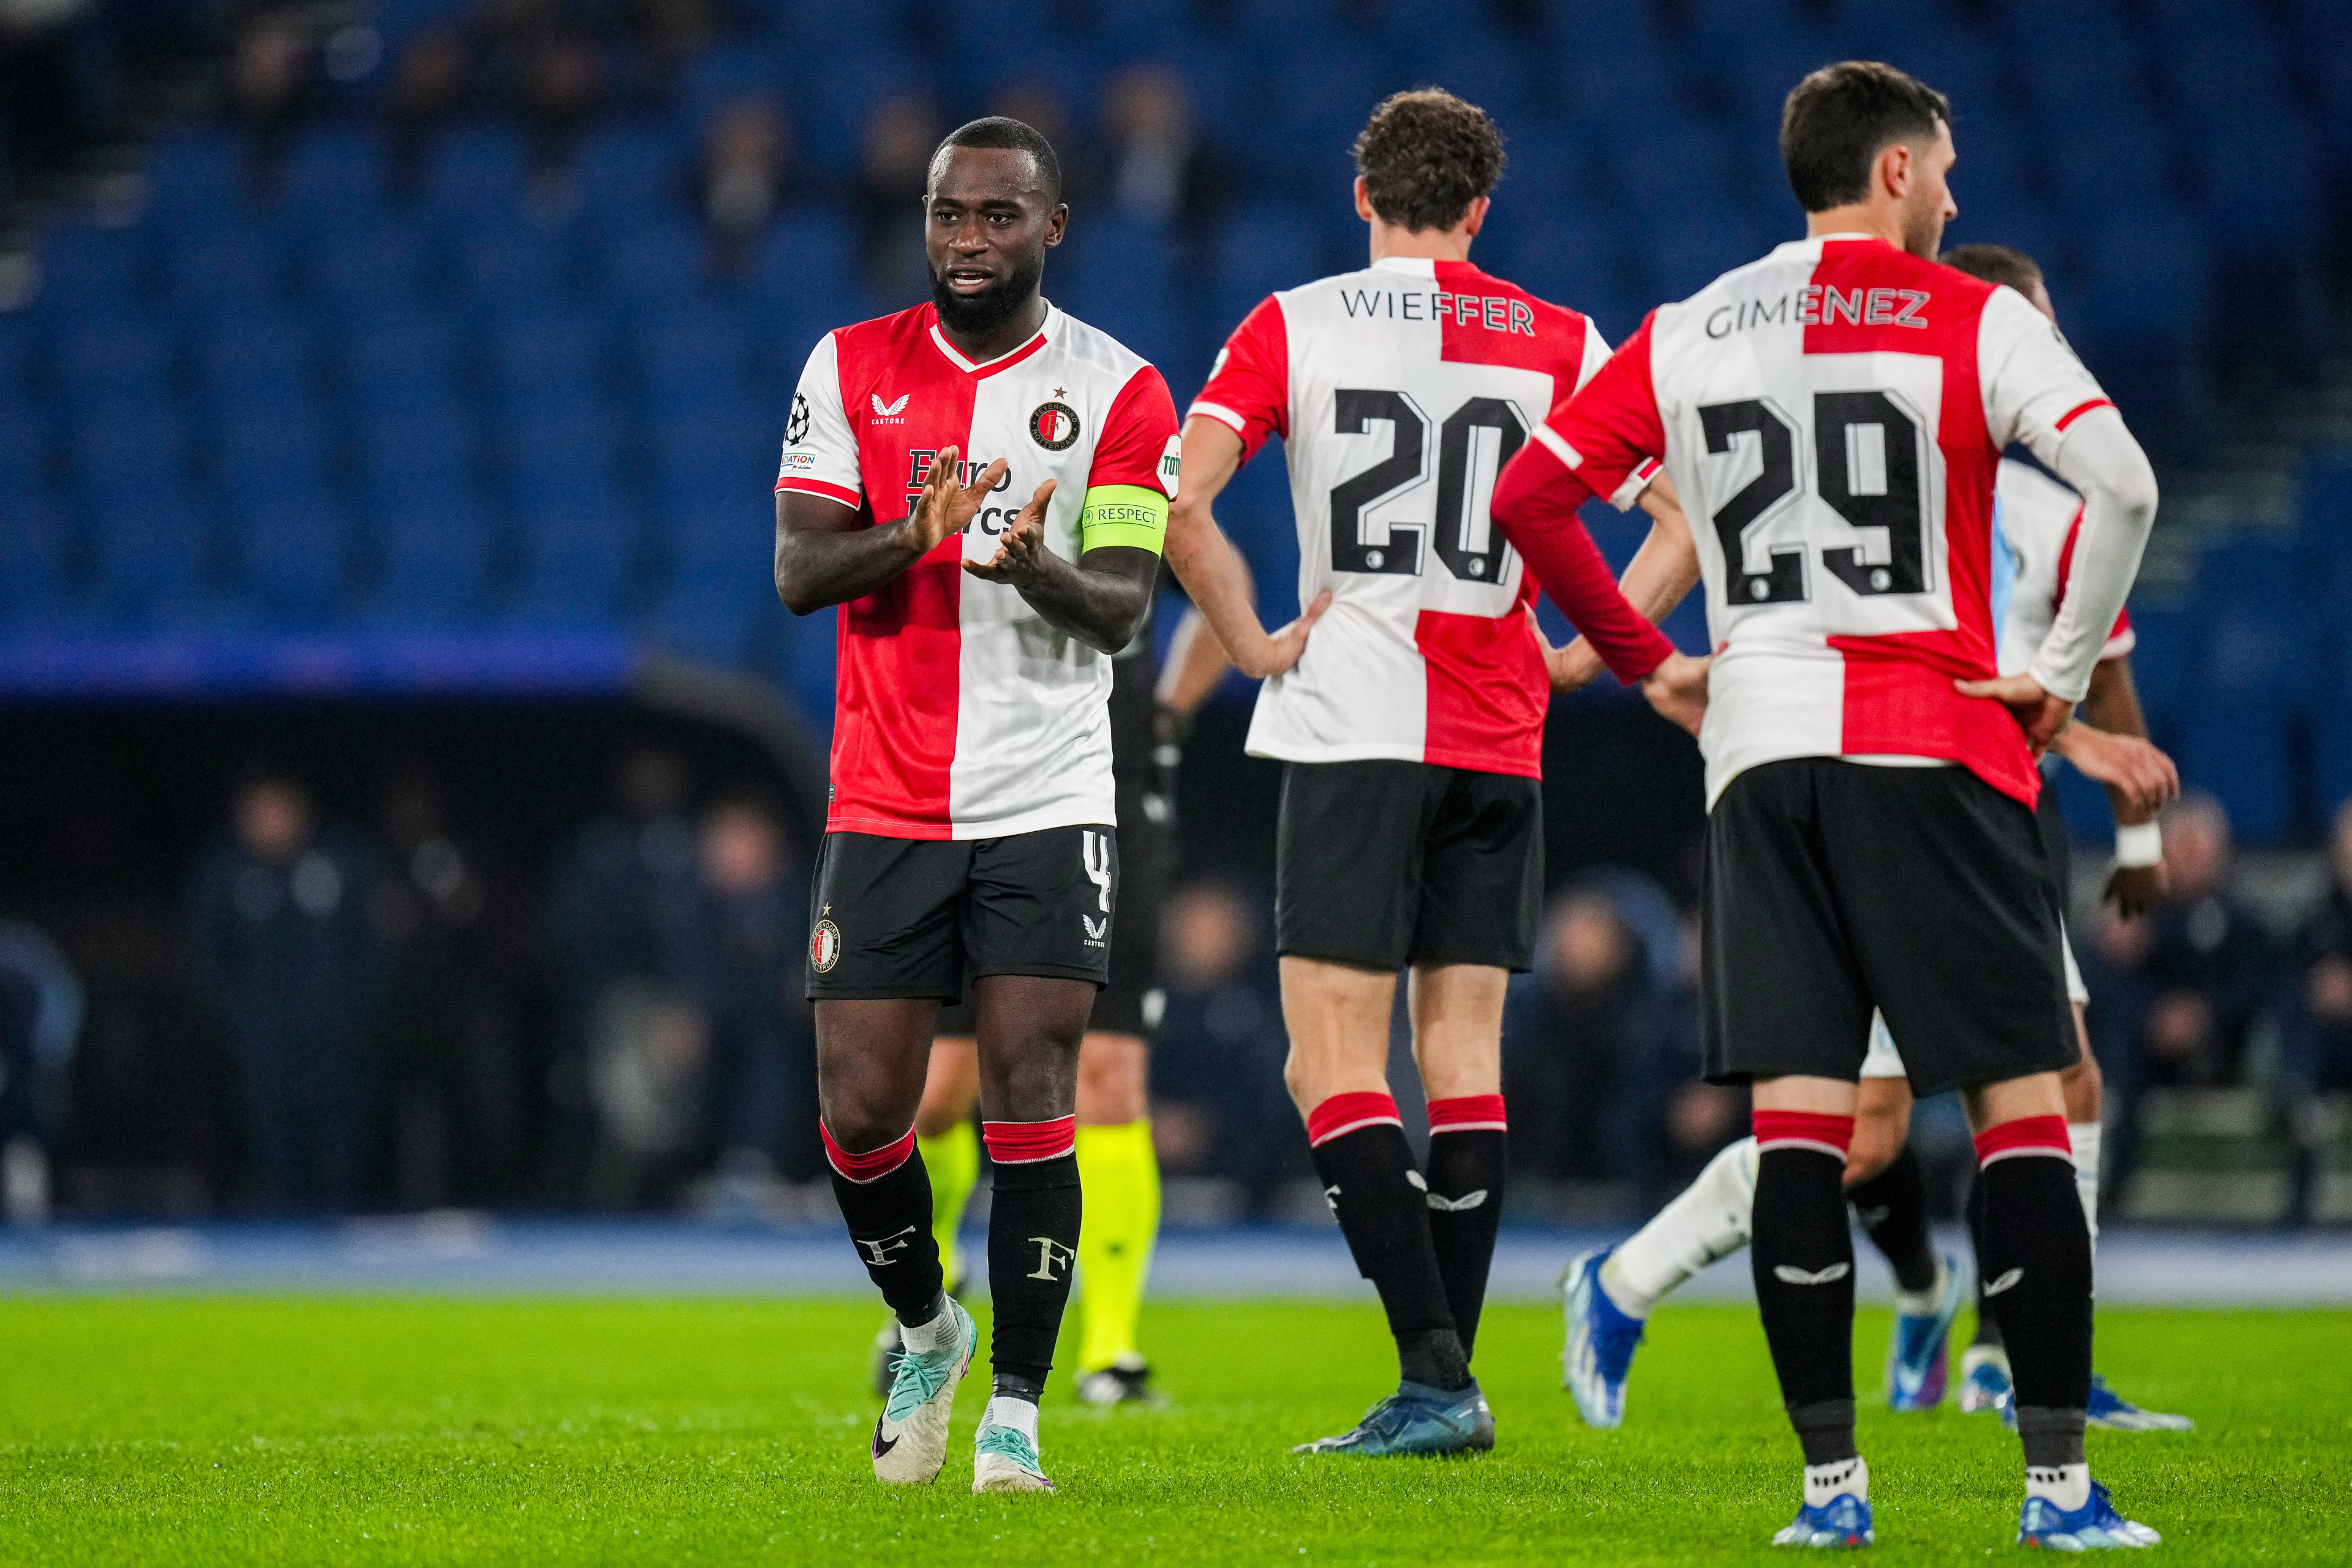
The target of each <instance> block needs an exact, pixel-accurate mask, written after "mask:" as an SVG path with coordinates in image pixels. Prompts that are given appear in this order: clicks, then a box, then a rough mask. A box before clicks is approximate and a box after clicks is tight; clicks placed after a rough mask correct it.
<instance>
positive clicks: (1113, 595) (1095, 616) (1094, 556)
mask: <svg viewBox="0 0 2352 1568" xmlns="http://www.w3.org/2000/svg"><path fill="white" fill-rule="evenodd" d="M1129 557H1137V558H1139V559H1140V561H1141V563H1142V564H1141V566H1140V568H1139V567H1138V565H1137V563H1136V562H1135V561H1133V560H1130V559H1129ZM1158 567H1159V562H1158V561H1156V560H1155V559H1153V557H1152V554H1151V552H1150V551H1148V550H1138V549H1133V548H1129V547H1126V546H1115V547H1112V548H1109V549H1104V550H1090V551H1088V552H1087V554H1086V556H1085V558H1084V560H1082V561H1081V562H1080V563H1077V564H1076V565H1073V564H1072V563H1069V562H1067V561H1065V560H1063V559H1062V558H1061V557H1060V556H1058V555H1055V553H1053V552H1051V551H1041V552H1039V565H1038V568H1037V570H1036V571H1035V573H1034V574H1032V575H1030V576H1028V577H1026V578H1024V579H1023V580H1022V581H1019V582H1016V583H1014V584H1013V589H1014V591H1015V592H1017V593H1018V594H1019V595H1021V597H1022V598H1023V599H1024V600H1026V601H1027V602H1028V605H1029V607H1030V608H1031V609H1033V610H1034V611H1036V612H1037V614H1038V615H1039V616H1041V617H1043V618H1044V620H1045V624H1046V625H1048V626H1052V627H1053V628H1054V629H1055V630H1056V631H1058V632H1063V633H1066V634H1067V635H1068V636H1070V637H1076V638H1077V639H1078V640H1079V641H1080V642H1082V643H1084V644H1086V645H1087V647H1091V648H1093V649H1095V650H1096V651H1097V652H1099V653H1117V652H1118V650H1119V649H1121V648H1123V647H1126V646H1127V645H1128V644H1129V643H1131V642H1133V641H1134V640H1135V634H1136V633H1138V632H1139V631H1141V630H1142V629H1143V623H1144V622H1145V621H1146V620H1147V619H1149V618H1150V615H1151V579H1152V576H1153V574H1155V573H1156V572H1157V570H1158ZM1139 572H1140V575H1139Z"/></svg>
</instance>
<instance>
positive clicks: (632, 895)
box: [551, 747, 694, 1190]
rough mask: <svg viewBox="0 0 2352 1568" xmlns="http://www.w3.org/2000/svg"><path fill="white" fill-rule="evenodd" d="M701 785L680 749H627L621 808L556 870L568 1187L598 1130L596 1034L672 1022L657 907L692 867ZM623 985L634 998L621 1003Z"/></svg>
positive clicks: (562, 1146) (563, 1174)
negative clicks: (625, 1022) (594, 1116)
mask: <svg viewBox="0 0 2352 1568" xmlns="http://www.w3.org/2000/svg"><path fill="white" fill-rule="evenodd" d="M693 787H694V785H693V779H692V777H691V776H690V775H689V774H688V772H687V768H686V764H685V763H683V762H681V761H680V760H679V759H678V758H677V755H676V754H675V753H673V752H666V751H662V750H660V749H658V748H655V747H641V748H639V749H637V750H635V751H632V752H628V753H627V754H625V756H623V757H622V758H621V760H620V762H619V763H618V764H617V765H616V766H615V767H614V796H615V797H616V799H617V801H618V803H619V805H620V810H619V811H618V812H616V813H613V814H609V815H607V816H600V817H598V818H597V819H596V820H594V821H593V822H591V823H590V824H589V825H588V826H586V827H585V828H583V829H582V830H581V834H580V837H578V838H577V839H575V840H574V841H573V842H572V847H571V849H570V850H569V851H567V852H566V854H565V855H564V857H563V861H562V865H561V867H560V868H558V870H557V872H556V877H555V900H554V903H555V908H554V920H553V922H552V924H553V927H554V931H555V944H556V951H557V953H558V955H559V960H560V962H561V963H562V970H563V992H564V999H563V1017H564V1023H563V1035H564V1041H563V1046H562V1052H561V1055H560V1058H559V1060H558V1063H557V1067H556V1069H555V1077H554V1081H553V1083H552V1085H551V1093H552V1096H553V1099H554V1102H555V1103H554V1110H555V1115H556V1122H557V1127H556V1137H555V1141H554V1142H555V1145H556V1161H557V1165H558V1171H557V1173H556V1178H555V1180H556V1185H557V1186H558V1188H559V1189H560V1190H568V1189H570V1188H571V1187H572V1185H573V1184H575V1183H576V1182H577V1181H578V1180H579V1179H580V1176H581V1167H582V1164H583V1162H584V1161H585V1159H586V1156H587V1146H588V1144H589V1142H591V1141H592V1139H593V1135H594V1131H595V1130H594V1128H593V1126H591V1125H590V1118H589V1103H588V1097H589V1089H590V1081H589V1080H590V1077H591V1074H592V1067H593V1062H594V1061H595V1060H596V1059H598V1058H597V1050H596V1047H595V1043H594V1042H595V1039H596V1037H597V1034H598V1031H599V1030H600V1029H602V1028H605V1027H609V1026H613V1021H614V1019H615V1018H630V1019H638V1018H643V1017H647V1016H659V1017H661V1018H664V1019H666V1018H667V1016H668V1014H667V1012H666V1011H664V1009H665V1008H667V1006H669V1005H670V1000H674V999H668V1000H666V999H664V998H661V997H656V996H654V995H652V994H649V993H647V992H646V984H648V983H654V984H664V982H662V975H663V973H664V970H663V953H662V950H661V943H660V940H659V937H658V934H657V930H656V911H657V910H659V909H660V908H661V907H662V906H663V904H664V902H665V900H669V899H672V898H674V897H676V896H677V894H676V892H675V889H677V888H678V887H679V886H680V885H681V884H683V883H684V882H685V881H686V879H688V877H689V876H690V875H691V874H692V872H693V868H694V830H693V828H692V826H689V825H688V821H687V818H686V807H687V803H688V796H689V795H692V793H693ZM616 990H625V991H626V992H627V993H628V995H629V996H630V997H633V998H635V1000H627V1001H615V1000H614V993H615V992H616ZM649 1009H650V1012H649V1011H648V1010H649ZM665 1026H667V1025H665Z"/></svg>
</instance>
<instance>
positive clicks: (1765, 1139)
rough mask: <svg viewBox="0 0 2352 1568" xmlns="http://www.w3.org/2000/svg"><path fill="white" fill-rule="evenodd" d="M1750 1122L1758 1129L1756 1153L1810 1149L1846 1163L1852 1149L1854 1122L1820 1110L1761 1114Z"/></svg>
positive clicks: (1758, 1112)
mask: <svg viewBox="0 0 2352 1568" xmlns="http://www.w3.org/2000/svg"><path fill="white" fill-rule="evenodd" d="M1749 1121H1750V1123H1751V1124H1752V1125H1753V1126H1754V1127H1755V1129H1756V1152H1758V1153H1759V1154H1769V1153H1770V1152H1772V1151H1773V1150H1775V1149H1811V1150H1814V1151H1816V1152H1820V1153H1823V1154H1829V1155H1833V1156H1834V1157H1836V1158H1838V1159H1840V1160H1843V1159H1844V1158H1845V1152H1846V1151H1847V1150H1848V1149H1850V1148H1852V1147H1853V1117H1851V1116H1831V1115H1828V1114H1825V1113H1824V1112H1822V1111H1818V1110H1758V1111H1754V1112H1751V1113H1750V1115H1749Z"/></svg>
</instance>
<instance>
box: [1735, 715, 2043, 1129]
mask: <svg viewBox="0 0 2352 1568" xmlns="http://www.w3.org/2000/svg"><path fill="white" fill-rule="evenodd" d="M1702 901H1703V905H1704V908H1703V910H1702V911H1701V920H1702V923H1703V928H1704V930H1703V940H1704V942H1705V947H1706V952H1705V962H1704V967H1703V970H1702V974H1703V979H1702V984H1701V994H1702V998H1703V1003H1704V1014H1705V1020H1706V1076H1707V1078H1708V1079H1710V1080H1711V1081H1713V1082H1716V1083H1746V1082H1748V1081H1749V1080H1750V1079H1759V1078H1774V1077H1778V1076H1780V1075H1781V1074H1783V1073H1802V1074H1806V1075H1808V1076H1811V1077H1817V1078H1836V1079H1846V1080H1847V1081H1848V1082H1852V1081H1853V1080H1854V1079H1855V1078H1856V1077H1857V1076H1858V1075H1859V1072H1860V1068H1861V1067H1862V1058H1863V1056H1864V1052H1865V1051H1866V1050H1867V1048H1868V1047H1869V1043H1870V1013H1871V1009H1872V1008H1873V1007H1877V1008H1878V1009H1880V1010H1881V1011H1883V1012H1884V1013H1885V1015H1886V1026H1887V1029H1888V1031H1889V1032H1890V1033H1892V1034H1893V1035H1894V1037H1895V1038H1896V1039H1897V1040H1899V1041H1901V1042H1902V1047H1903V1064H1904V1067H1905V1069H1906V1072H1907V1074H1908V1075H1909V1078H1910V1080H1911V1091H1912V1093H1913V1094H1915V1095H1916V1096H1918V1097H1919V1098H1921V1099H1925V1098H1926V1097H1927V1096H1928V1095H1931V1094H1939V1093H1941V1092H1943V1091H1944V1090H1945V1089H1957V1088H1960V1087H1963V1086H1966V1085H1973V1084H1980V1083H1993V1082H1999V1081H2000V1080H2001V1079H2012V1078H2022V1077H2024V1076H2025V1075H2026V1074H2028V1073H2036V1072H2050V1071H2054V1070H2056V1069H2058V1068H2065V1067H2071V1066H2072V1065H2074V1058H2075V1044H2074V1014H2073V1012H2072V1010H2071V1008H2070V1007H2069V1006H2068V1004H2067V1000H2066V980H2065V973H2064V967H2063V960H2062V959H2061V957H2060V952H2059V924H2058V891H2057V884H2056V882H2055V880H2054V879H2053V877H2052V875H2051V869H2050V862H2049V858H2048V857H2047V855H2046V854H2045V853H2044V850H2043V848H2042V835H2041V829H2040V828H2039V826H2037V825H2036V824H2035V822H2034V819H2033V814H2032V812H2030V811H2028V810H2026V809H2025V807H2023V806H2022V805H2019V804H2018V803H2017V802H2016V801H2014V800H2011V798H2010V797H2009V796H2007V795H2002V794H2001V793H2000V791H1999V790H1996V789H1994V788H1993V787H1992V786H1991V785H1990V784H1986V783H1985V782H1984V781H1983V780H1982V779H1979V778H1978V777H1977V776H1976V775H1975V774H1974V773H1969V771H1968V770H1967V769H1966V768H1961V767H1878V766H1873V765H1870V764H1867V763H1849V762H1843V761H1840V760H1839V759H1837V758H1834V757H1799V758H1794V759H1791V760H1789V761H1785V762H1778V763H1765V764H1763V765H1762V766H1760V767H1754V768H1749V769H1748V771H1746V772H1745V773H1741V774H1740V775H1739V776H1738V777H1737V778H1735V779H1733V780H1732V781H1731V783H1730V784H1728V785H1727V787H1726V788H1725V789H1724V792H1723V795H1722V796H1721V797H1720V798H1719V799H1717V801H1716V803H1715V809H1714V810H1713V811H1712V812H1710V813H1709V814H1708V816H1707V823H1706V890H1705V893H1704V895H1703V900H1702Z"/></svg>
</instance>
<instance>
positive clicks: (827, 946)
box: [809, 921, 841, 974]
mask: <svg viewBox="0 0 2352 1568" xmlns="http://www.w3.org/2000/svg"><path fill="white" fill-rule="evenodd" d="M840 962H841V928H840V927H839V926H837V925H835V924H834V923H833V922H832V921H817V922H816V932H815V934H814V935H813V936H811V937H810V938H809V967H810V968H812V969H814V970H815V971H816V972H817V973H819V974H830V973H833V966H834V965H835V964H836V963H840Z"/></svg>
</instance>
